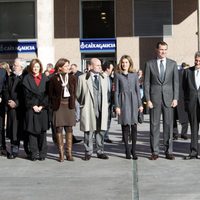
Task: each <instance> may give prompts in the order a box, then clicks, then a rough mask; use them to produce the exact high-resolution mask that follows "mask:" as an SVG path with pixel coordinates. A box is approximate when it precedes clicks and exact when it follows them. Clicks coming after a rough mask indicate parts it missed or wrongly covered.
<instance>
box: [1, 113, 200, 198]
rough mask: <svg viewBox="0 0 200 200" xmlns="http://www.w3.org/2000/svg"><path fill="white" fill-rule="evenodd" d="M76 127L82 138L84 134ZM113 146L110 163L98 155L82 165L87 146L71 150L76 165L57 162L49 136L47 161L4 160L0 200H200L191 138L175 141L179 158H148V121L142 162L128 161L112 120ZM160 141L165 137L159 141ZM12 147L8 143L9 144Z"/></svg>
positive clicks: (142, 133)
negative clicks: (151, 159)
mask: <svg viewBox="0 0 200 200" xmlns="http://www.w3.org/2000/svg"><path fill="white" fill-rule="evenodd" d="M78 128H79V127H78V125H77V126H76V127H75V128H74V133H75V135H77V136H78V137H79V138H82V137H83V133H82V132H80V131H79V130H78ZM110 138H111V139H112V140H113V141H114V143H113V144H105V145H106V146H105V150H106V152H107V153H108V155H109V157H110V158H109V160H100V159H97V158H96V155H95V154H94V156H93V158H92V159H91V160H90V161H83V160H82V159H81V158H82V157H83V155H84V148H83V144H82V143H80V144H75V145H74V147H73V154H74V157H75V161H74V162H69V161H65V162H64V163H59V162H57V161H56V159H57V157H58V153H57V149H56V147H55V145H54V144H53V142H52V139H51V134H50V133H49V134H48V147H49V148H48V158H47V159H46V160H45V161H36V162H32V161H29V160H26V159H25V154H24V152H23V149H21V152H20V157H19V158H16V159H15V160H8V159H6V158H5V157H0V199H1V200H3V199H6V200H11V199H12V200H13V199H15V200H38V199H43V200H55V199H57V200H102V199H105V200H129V199H130V200H133V199H134V200H179V199H180V200H185V199H187V200H197V199H198V200H199V199H200V189H199V185H200V160H190V161H185V160H183V159H182V157H183V156H184V155H187V154H188V152H189V142H190V140H187V141H185V140H181V139H179V140H178V141H176V142H174V154H175V155H176V160H174V161H169V160H166V159H165V158H164V155H163V151H162V145H161V158H159V159H158V160H156V161H150V160H148V157H149V155H150V149H149V120H148V116H147V115H145V122H144V123H143V124H142V125H139V126H138V142H137V153H138V155H139V159H138V161H132V160H126V159H125V156H124V146H123V144H122V143H121V128H120V126H119V125H118V124H117V122H116V119H113V121H112V126H111V130H110ZM161 140H162V137H161ZM8 147H9V145H8Z"/></svg>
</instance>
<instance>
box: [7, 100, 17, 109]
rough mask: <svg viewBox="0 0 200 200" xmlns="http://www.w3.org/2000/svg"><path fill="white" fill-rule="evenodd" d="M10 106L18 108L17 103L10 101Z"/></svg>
mask: <svg viewBox="0 0 200 200" xmlns="http://www.w3.org/2000/svg"><path fill="white" fill-rule="evenodd" d="M8 105H9V106H10V107H11V108H15V107H16V103H15V102H14V101H13V100H8Z"/></svg>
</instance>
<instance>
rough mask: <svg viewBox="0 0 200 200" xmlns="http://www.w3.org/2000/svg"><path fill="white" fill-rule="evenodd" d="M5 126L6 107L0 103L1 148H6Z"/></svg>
mask: <svg viewBox="0 0 200 200" xmlns="http://www.w3.org/2000/svg"><path fill="white" fill-rule="evenodd" d="M4 126H5V107H4V106H3V105H1V104H0V149H6V139H5V129H4Z"/></svg>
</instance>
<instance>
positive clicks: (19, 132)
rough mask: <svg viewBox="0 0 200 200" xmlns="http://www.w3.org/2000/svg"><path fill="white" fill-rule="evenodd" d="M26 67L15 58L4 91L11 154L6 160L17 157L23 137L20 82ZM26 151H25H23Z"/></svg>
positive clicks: (22, 102) (22, 103)
mask: <svg viewBox="0 0 200 200" xmlns="http://www.w3.org/2000/svg"><path fill="white" fill-rule="evenodd" d="M25 67H26V61H25V60H24V59H20V58H16V59H15V61H14V65H13V73H12V74H11V75H10V76H9V79H8V84H7V89H6V95H5V99H6V105H7V108H8V110H7V137H8V138H9V139H10V143H11V153H10V155H9V157H8V158H10V159H14V158H16V157H17V155H18V151H19V145H20V139H22V137H24V135H25V134H24V131H23V124H24V118H23V117H24V116H25V110H24V108H25V107H24V96H23V86H22V80H23V77H24V74H23V70H24V68H25ZM25 150H26V149H25Z"/></svg>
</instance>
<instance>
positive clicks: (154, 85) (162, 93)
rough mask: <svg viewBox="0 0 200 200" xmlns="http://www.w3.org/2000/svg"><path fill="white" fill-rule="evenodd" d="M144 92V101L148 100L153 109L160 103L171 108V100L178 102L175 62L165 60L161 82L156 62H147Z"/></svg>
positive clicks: (154, 60)
mask: <svg viewBox="0 0 200 200" xmlns="http://www.w3.org/2000/svg"><path fill="white" fill-rule="evenodd" d="M144 92H145V98H146V101H149V100H150V101H151V102H152V103H153V106H154V107H155V106H157V105H160V104H161V102H162V101H163V103H164V104H165V106H167V107H171V103H172V100H174V99H176V100H178V96H179V77H178V68H177V64H176V62H175V61H173V60H171V59H168V58H167V59H166V70H165V76H164V81H163V82H162V81H161V80H160V76H159V70H158V65H157V60H156V59H153V60H150V61H148V62H147V63H146V66H145V78H144Z"/></svg>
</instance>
